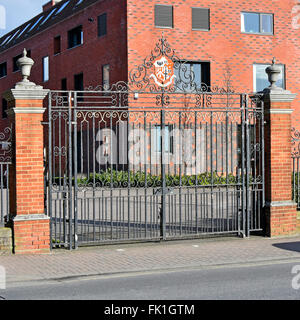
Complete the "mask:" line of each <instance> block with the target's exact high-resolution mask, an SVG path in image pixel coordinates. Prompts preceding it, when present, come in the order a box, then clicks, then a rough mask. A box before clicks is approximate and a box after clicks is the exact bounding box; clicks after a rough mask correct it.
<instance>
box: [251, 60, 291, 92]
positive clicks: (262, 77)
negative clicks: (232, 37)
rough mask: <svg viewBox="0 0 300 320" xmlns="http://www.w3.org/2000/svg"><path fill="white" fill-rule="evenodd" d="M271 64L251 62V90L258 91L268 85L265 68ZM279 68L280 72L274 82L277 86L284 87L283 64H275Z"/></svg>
mask: <svg viewBox="0 0 300 320" xmlns="http://www.w3.org/2000/svg"><path fill="white" fill-rule="evenodd" d="M269 66H271V65H270V64H259V63H257V64H253V91H254V92H260V91H263V90H264V89H265V88H267V87H269V86H270V82H269V80H268V75H267V73H266V68H267V67H269ZM277 66H278V67H279V68H280V69H281V73H280V76H279V79H278V81H277V82H276V85H277V87H280V88H282V89H285V66H284V65H283V64H278V65H277Z"/></svg>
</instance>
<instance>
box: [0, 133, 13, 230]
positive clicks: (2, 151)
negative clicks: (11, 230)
mask: <svg viewBox="0 0 300 320" xmlns="http://www.w3.org/2000/svg"><path fill="white" fill-rule="evenodd" d="M11 143H12V127H7V128H5V129H4V130H3V131H2V132H0V227H1V225H2V226H3V225H4V224H5V222H7V220H8V219H7V218H8V215H9V167H10V165H11V161H12V153H11V151H12V145H11Z"/></svg>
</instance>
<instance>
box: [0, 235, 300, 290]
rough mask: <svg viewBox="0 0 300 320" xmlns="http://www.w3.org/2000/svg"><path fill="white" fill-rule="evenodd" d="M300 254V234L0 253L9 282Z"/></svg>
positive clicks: (288, 257)
mask: <svg viewBox="0 0 300 320" xmlns="http://www.w3.org/2000/svg"><path fill="white" fill-rule="evenodd" d="M272 260H274V261H275V260H287V261H288V260H296V261H297V260H299V264H300V236H297V237H293V238H280V239H269V238H260V237H252V238H250V239H238V238H223V239H209V240H208V239H204V240H203V239H201V240H193V241H176V242H165V243H150V244H149V243H148V244H132V245H119V246H116V245H113V246H105V247H93V248H80V249H79V250H78V251H71V252H70V251H67V250H61V249H60V250H54V251H53V252H52V253H51V254H47V255H27V256H0V265H2V266H4V267H5V268H6V272H7V286H8V287H9V286H10V285H16V283H20V282H25V281H38V280H58V279H63V278H68V277H80V276H92V275H106V274H113V273H127V272H143V271H157V270H172V269H177V268H193V267H195V268H197V267H209V266H216V265H224V264H243V263H255V262H262V261H269V262H270V261H272Z"/></svg>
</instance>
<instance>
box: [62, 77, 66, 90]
mask: <svg viewBox="0 0 300 320" xmlns="http://www.w3.org/2000/svg"><path fill="white" fill-rule="evenodd" d="M67 87H68V86H67V79H66V78H63V79H61V90H62V91H67V90H68V88H67Z"/></svg>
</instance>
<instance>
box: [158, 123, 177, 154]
mask: <svg viewBox="0 0 300 320" xmlns="http://www.w3.org/2000/svg"><path fill="white" fill-rule="evenodd" d="M172 131H173V126H172V125H165V148H164V149H165V150H164V151H165V152H168V153H173V150H174V149H173V148H174V139H173V136H172ZM154 152H162V130H161V126H160V125H156V126H155V127H154Z"/></svg>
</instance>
